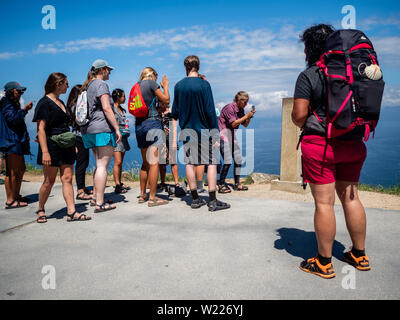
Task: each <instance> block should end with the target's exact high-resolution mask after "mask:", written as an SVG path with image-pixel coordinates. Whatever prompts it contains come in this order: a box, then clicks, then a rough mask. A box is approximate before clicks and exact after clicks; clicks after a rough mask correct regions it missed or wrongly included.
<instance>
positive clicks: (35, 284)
mask: <svg viewBox="0 0 400 320" xmlns="http://www.w3.org/2000/svg"><path fill="white" fill-rule="evenodd" d="M39 186H40V184H39V183H24V184H23V194H24V195H31V197H32V199H33V203H32V204H31V205H30V207H29V208H21V209H16V210H4V209H3V208H2V209H1V210H0V231H3V232H1V233H0V299H399V298H400V289H399V287H400V274H399V272H398V270H399V268H400V260H399V257H398V248H399V247H400V237H399V232H400V211H385V210H377V209H367V216H368V236H367V244H366V247H367V250H368V251H367V253H368V254H369V256H370V258H371V264H372V270H371V271H369V272H364V273H363V272H359V271H355V269H353V268H347V267H346V266H347V264H345V263H344V262H342V261H340V260H339V259H340V257H341V254H342V252H343V251H344V250H345V249H347V248H348V247H349V245H351V242H350V239H349V236H348V235H347V233H346V228H345V223H344V218H343V212H342V210H341V209H340V208H339V207H337V210H336V211H337V236H336V242H335V245H334V258H333V263H334V267H335V270H336V273H337V276H336V278H334V279H331V280H325V279H322V278H319V277H316V276H313V275H310V274H307V273H305V272H302V271H301V270H299V269H298V265H299V263H300V262H301V261H302V260H303V259H305V258H308V257H310V256H312V255H314V254H315V252H316V242H315V234H314V232H313V205H312V204H308V203H297V202H289V201H277V200H276V201H275V200H267V199H261V198H259V199H248V198H246V199H241V198H240V193H238V194H237V196H229V197H225V198H224V197H223V196H220V198H221V199H225V200H228V199H229V201H230V203H231V205H232V209H230V210H226V211H220V212H218V213H213V214H211V213H209V212H208V211H207V208H206V207H203V208H201V209H199V210H192V209H190V207H188V205H187V203H186V201H187V202H188V201H189V197H187V198H184V199H178V198H173V199H171V202H170V203H169V204H168V205H167V206H161V207H155V208H148V207H147V205H146V204H141V205H139V204H138V203H137V198H136V197H137V195H138V190H131V191H129V193H127V194H125V195H113V194H111V193H110V194H109V196H110V197H111V198H113V199H114V200H116V201H118V203H117V206H118V209H117V210H114V211H111V212H107V213H98V214H93V208H92V207H88V206H87V205H84V202H80V204H79V205H78V209H79V210H80V211H84V210H86V209H87V211H86V212H85V213H88V214H90V215H92V217H93V220H92V221H89V222H74V223H68V222H67V221H66V216H65V214H66V213H65V208H64V202H63V198H62V195H61V186H60V185H55V187H54V190H53V192H52V196H51V197H50V198H49V200H48V204H47V207H46V210H47V214H48V215H51V214H53V216H52V218H51V219H49V222H48V223H46V224H41V225H40V224H37V223H30V222H31V221H34V219H35V214H34V211H35V210H36V206H37V195H36V192H37V190H39ZM2 190H4V189H2ZM112 190H113V189H112V188H111V187H109V188H107V192H112ZM4 202H5V199H4V192H1V194H0V203H1V204H3V203H4ZM21 225H22V226H21ZM16 226H21V227H18V228H14V229H12V228H13V227H16ZM10 229H11V230H10ZM5 230H8V231H5ZM4 231H5V232H4ZM47 265H51V266H54V268H55V272H56V277H55V279H56V289H55V290H52V289H49V290H44V289H43V288H42V280H43V277H45V276H46V275H47V274H42V268H43V267H44V266H47ZM342 271H345V272H347V273H342ZM352 275H355V277H354V279H355V289H351V288H350V289H344V288H343V283H347V284H352V283H353V284H354V282H347V281H346V279H348V278H349V277H350V276H352ZM346 276H347V277H346Z"/></svg>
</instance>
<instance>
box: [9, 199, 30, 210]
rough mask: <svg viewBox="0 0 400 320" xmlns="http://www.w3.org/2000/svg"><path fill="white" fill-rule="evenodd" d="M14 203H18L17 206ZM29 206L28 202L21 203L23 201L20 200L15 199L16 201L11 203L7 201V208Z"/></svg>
mask: <svg viewBox="0 0 400 320" xmlns="http://www.w3.org/2000/svg"><path fill="white" fill-rule="evenodd" d="M14 203H17V205H16V206H13V204H14ZM27 206H28V204H26V205H21V202H20V201H19V200H14V201H13V202H11V203H7V202H6V209H16V208H24V207H27Z"/></svg>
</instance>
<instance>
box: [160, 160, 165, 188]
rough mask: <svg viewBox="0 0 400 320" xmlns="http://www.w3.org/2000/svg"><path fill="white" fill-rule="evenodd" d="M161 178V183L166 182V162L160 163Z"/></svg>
mask: <svg viewBox="0 0 400 320" xmlns="http://www.w3.org/2000/svg"><path fill="white" fill-rule="evenodd" d="M159 167H160V179H161V183H162V184H164V183H165V177H166V175H167V165H166V164H160V165H159Z"/></svg>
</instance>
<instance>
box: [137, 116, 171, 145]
mask: <svg viewBox="0 0 400 320" xmlns="http://www.w3.org/2000/svg"><path fill="white" fill-rule="evenodd" d="M152 129H157V130H155V131H151V130H152ZM135 133H136V140H137V144H138V148H139V149H146V148H148V147H150V146H158V145H160V144H163V143H164V140H163V139H160V137H159V135H160V134H164V130H163V125H162V122H161V121H160V120H151V119H149V120H145V121H142V122H139V123H137V124H136V125H135Z"/></svg>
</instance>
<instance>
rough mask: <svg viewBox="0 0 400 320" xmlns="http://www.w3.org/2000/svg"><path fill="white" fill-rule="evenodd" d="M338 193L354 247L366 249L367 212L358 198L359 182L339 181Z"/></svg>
mask: <svg viewBox="0 0 400 320" xmlns="http://www.w3.org/2000/svg"><path fill="white" fill-rule="evenodd" d="M336 192H337V195H338V197H339V199H340V201H341V202H342V206H343V210H344V216H345V219H346V226H347V230H348V231H349V234H350V238H351V241H352V242H353V247H354V248H355V249H358V250H364V249H365V237H366V232H367V218H366V215H365V210H364V207H363V205H362V204H361V201H360V199H359V197H358V182H347V181H337V182H336Z"/></svg>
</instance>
